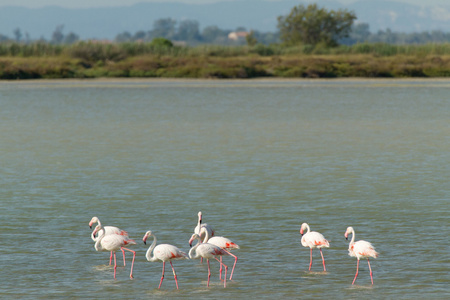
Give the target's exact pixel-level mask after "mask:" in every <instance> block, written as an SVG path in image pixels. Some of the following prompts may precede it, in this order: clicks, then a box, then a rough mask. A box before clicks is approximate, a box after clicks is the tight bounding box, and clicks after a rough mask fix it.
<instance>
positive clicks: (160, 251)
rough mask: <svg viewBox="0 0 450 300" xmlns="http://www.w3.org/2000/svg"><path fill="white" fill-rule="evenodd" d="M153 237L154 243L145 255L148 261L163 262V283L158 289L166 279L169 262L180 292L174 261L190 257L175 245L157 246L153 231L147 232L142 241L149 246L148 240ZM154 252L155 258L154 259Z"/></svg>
mask: <svg viewBox="0 0 450 300" xmlns="http://www.w3.org/2000/svg"><path fill="white" fill-rule="evenodd" d="M151 236H152V237H153V243H152V244H151V246H150V247H149V248H148V250H147V253H146V254H145V257H146V258H147V260H148V261H158V260H159V261H162V262H163V267H162V274H161V281H160V282H159V286H158V289H159V288H161V284H162V282H163V279H164V269H165V267H166V261H168V262H169V263H170V266H171V267H172V271H173V278H175V284H176V286H177V290H178V281H177V274H176V273H175V269H174V268H173V265H172V260H174V259H189V257H188V255H187V254H186V253H184V252H183V251H181V250H180V249H178V247H175V246H173V245H170V244H160V245H158V246H156V236H155V235H154V234H153V233H152V232H151V231H147V232H146V233H145V235H144V237H143V238H142V240H143V241H144V244H147V243H146V242H147V238H149V237H151ZM155 246H156V247H155ZM152 251H153V257H152Z"/></svg>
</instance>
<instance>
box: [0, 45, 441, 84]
mask: <svg viewBox="0 0 450 300" xmlns="http://www.w3.org/2000/svg"><path fill="white" fill-rule="evenodd" d="M24 47H25V46H24ZM133 47H134V48H133ZM261 47H262V48H261ZM35 48H36V47H35ZM35 48H29V47H25V48H23V49H22V48H20V47H19V46H18V47H17V49H16V48H11V49H15V50H14V51H13V50H11V49H9V48H8V49H9V50H8V49H6V48H5V49H0V50H1V51H0V79H38V78H43V79H52V78H53V79H55V78H105V77H106V78H203V79H206V78H218V79H222V78H230V79H233V78H235V79H236V78H241V79H248V78H264V77H268V78H414V77H418V78H436V77H450V45H447V44H444V45H429V46H428V47H427V46H424V45H417V46H404V47H402V46H392V45H379V46H378V47H376V45H370V44H369V45H355V46H352V47H340V48H334V49H326V48H325V49H322V48H319V49H313V50H314V51H311V50H310V49H307V48H305V47H303V48H294V49H292V48H273V47H268V46H258V47H255V48H251V47H234V48H233V47H214V46H209V47H196V48H175V47H174V48H173V49H155V48H152V47H151V46H148V45H138V44H136V45H120V44H119V45H93V44H82V45H77V46H58V47H57V46H54V48H52V46H48V47H47V48H45V47H44V48H42V47H41V48H39V49H37V48H36V49H35ZM2 51H3V52H2ZM8 51H9V52H8ZM310 52H311V53H310Z"/></svg>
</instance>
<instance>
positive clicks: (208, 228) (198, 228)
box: [194, 211, 214, 262]
mask: <svg viewBox="0 0 450 300" xmlns="http://www.w3.org/2000/svg"><path fill="white" fill-rule="evenodd" d="M202 228H204V229H205V230H206V231H202V230H201V229H202ZM205 232H208V234H209V236H210V237H212V236H214V229H213V228H212V227H211V226H210V225H208V224H206V223H202V212H201V211H199V212H198V223H197V226H195V228H194V233H196V234H198V235H199V236H200V238H201V240H202V241H203V240H204V239H205ZM201 262H203V257H202V258H201Z"/></svg>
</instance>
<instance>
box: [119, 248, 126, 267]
mask: <svg viewBox="0 0 450 300" xmlns="http://www.w3.org/2000/svg"><path fill="white" fill-rule="evenodd" d="M120 250H122V255H123V266H124V267H125V266H126V263H125V251H123V249H120Z"/></svg>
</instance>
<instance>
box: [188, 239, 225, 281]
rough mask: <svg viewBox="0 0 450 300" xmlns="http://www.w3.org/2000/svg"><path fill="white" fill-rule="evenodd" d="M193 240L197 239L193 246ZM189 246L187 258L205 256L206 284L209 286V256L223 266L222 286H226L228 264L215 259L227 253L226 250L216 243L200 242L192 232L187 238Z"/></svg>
mask: <svg viewBox="0 0 450 300" xmlns="http://www.w3.org/2000/svg"><path fill="white" fill-rule="evenodd" d="M194 240H197V244H196V245H195V246H194V247H192V242H193V241H194ZM189 246H191V250H189V258H192V259H194V258H199V257H202V258H206V262H207V263H208V282H207V284H206V286H208V287H209V279H210V278H211V269H210V266H209V260H210V259H211V258H214V259H215V260H217V261H218V262H219V263H220V264H221V265H223V266H224V267H225V279H224V282H223V287H227V271H228V266H227V265H225V264H224V263H223V262H221V261H220V260H218V259H217V256H221V255H228V253H227V251H225V250H223V249H220V247H217V246H216V245H213V244H210V243H202V241H201V239H200V236H199V235H198V234H196V233H194V234H193V235H192V236H191V238H190V239H189Z"/></svg>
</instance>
